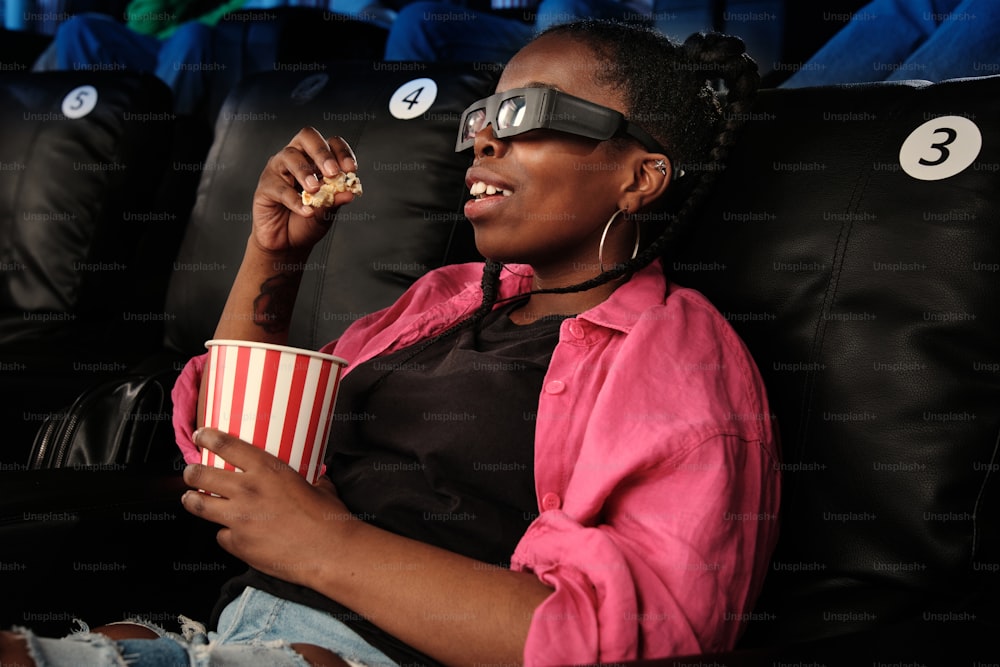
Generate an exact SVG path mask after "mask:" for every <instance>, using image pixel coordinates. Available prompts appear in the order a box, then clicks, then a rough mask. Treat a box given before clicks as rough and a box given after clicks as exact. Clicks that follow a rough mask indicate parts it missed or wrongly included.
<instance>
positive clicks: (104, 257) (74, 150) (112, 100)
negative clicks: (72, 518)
mask: <svg viewBox="0 0 1000 667" xmlns="http://www.w3.org/2000/svg"><path fill="white" fill-rule="evenodd" d="M0 98H2V99H3V100H4V104H2V105H0V162H2V163H3V178H2V179H0V263H2V265H3V271H2V273H0V363H2V364H3V367H2V369H0V397H2V400H0V416H2V420H3V423H4V427H5V433H6V436H5V440H4V443H3V445H2V446H0V462H4V463H23V461H24V460H25V457H26V455H27V453H28V449H27V447H28V446H29V445H30V442H31V437H32V434H33V433H34V432H35V431H36V430H37V429H38V428H39V426H40V422H41V419H42V417H43V416H44V415H46V414H48V413H50V412H51V411H53V410H57V409H60V408H63V407H64V406H65V404H66V403H67V402H69V401H70V400H71V399H72V398H73V396H74V395H76V394H77V393H79V392H80V391H81V390H82V389H83V388H85V387H86V386H88V385H90V384H93V383H94V382H95V380H97V379H99V378H102V377H105V376H107V375H109V374H115V375H117V374H120V372H121V368H123V364H127V363H129V361H130V360H134V359H137V358H141V357H142V356H144V355H146V354H148V353H149V352H150V351H151V350H152V349H153V345H155V344H156V341H157V339H158V338H159V337H160V335H161V334H160V333H159V331H160V330H158V329H157V328H156V327H157V326H158V325H159V324H160V323H159V322H157V321H155V318H153V319H151V318H150V317H149V314H150V313H151V312H152V313H155V312H156V311H158V310H160V311H162V298H163V294H162V292H161V293H159V294H156V282H157V279H156V272H157V271H159V272H160V273H162V272H163V269H165V265H164V263H163V261H164V260H166V261H169V259H170V258H167V257H161V256H158V255H157V254H156V252H155V251H152V252H151V251H150V243H151V240H153V239H158V240H157V241H155V242H153V244H152V247H153V248H155V247H157V246H159V247H162V246H163V243H162V240H160V239H162V238H163V237H162V236H161V235H162V234H163V233H164V232H165V230H169V229H170V228H171V227H172V226H173V225H174V224H175V223H176V222H177V221H176V215H173V213H172V212H171V211H170V210H169V209H159V208H158V207H157V196H156V193H157V184H158V183H160V182H161V181H163V180H164V176H165V175H166V173H167V170H168V161H169V155H170V152H169V151H170V140H171V137H172V135H173V127H174V119H173V116H172V114H171V113H170V110H171V99H170V91H169V90H168V89H167V87H166V86H165V85H164V84H163V83H161V82H160V81H159V80H158V79H156V78H154V77H152V76H149V75H138V74H129V73H123V72H48V73H32V72H24V71H18V72H4V73H2V76H0ZM172 215H173V217H171V216H172ZM123 313H131V314H133V315H134V317H126V316H123Z"/></svg>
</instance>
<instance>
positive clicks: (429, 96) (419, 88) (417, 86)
mask: <svg viewBox="0 0 1000 667" xmlns="http://www.w3.org/2000/svg"><path fill="white" fill-rule="evenodd" d="M437 93H438V87H437V83H435V81H434V79H413V80H412V81H407V82H406V83H404V84H403V85H402V86H400V87H399V88H397V89H396V92H394V93H393V94H392V97H391V98H389V113H391V114H392V115H393V116H394V117H396V118H398V119H400V120H410V119H412V118H416V117H417V116H420V115H421V114H424V113H426V112H427V110H428V109H430V108H431V105H432V104H434V100H435V98H437Z"/></svg>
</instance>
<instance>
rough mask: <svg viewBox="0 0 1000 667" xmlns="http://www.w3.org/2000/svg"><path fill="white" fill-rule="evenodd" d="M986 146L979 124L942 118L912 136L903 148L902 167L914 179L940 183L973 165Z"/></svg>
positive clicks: (960, 118) (900, 151) (964, 119)
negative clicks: (984, 145) (980, 151)
mask: <svg viewBox="0 0 1000 667" xmlns="http://www.w3.org/2000/svg"><path fill="white" fill-rule="evenodd" d="M982 147H983V135H982V133H980V131H979V128H978V127H977V126H976V124H975V123H973V122H972V121H971V120H969V119H968V118H965V117H964V116H941V117H940V118H935V119H933V120H929V121H927V122H926V123H924V124H923V125H921V126H920V127H918V128H917V129H915V130H914V131H913V132H911V133H910V136H908V137H907V138H906V141H904V142H903V145H902V146H901V147H900V149H899V164H900V166H902V167H903V171H905V172H906V173H907V174H909V175H910V176H912V177H913V178H916V179H919V180H921V181H940V180H941V179H943V178H948V177H950V176H954V175H955V174H957V173H959V172H960V171H962V170H964V169H965V168H966V167H968V166H969V165H970V164H972V163H973V161H975V159H976V158H977V157H978V156H979V150H980V149H981V148H982Z"/></svg>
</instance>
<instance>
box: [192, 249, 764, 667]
mask: <svg viewBox="0 0 1000 667" xmlns="http://www.w3.org/2000/svg"><path fill="white" fill-rule="evenodd" d="M511 269H512V270H513V271H516V272H517V273H519V274H523V275H524V276H529V275H530V271H531V269H530V267H527V266H512V267H511ZM481 276H482V264H463V265H454V266H448V267H444V268H442V269H438V270H436V271H432V272H431V273H429V274H427V275H425V276H424V277H422V278H421V279H420V280H418V281H417V282H416V283H415V284H414V285H413V286H412V287H411V288H410V289H409V290H408V291H407V292H406V293H405V294H404V295H403V296H402V297H400V299H399V300H398V301H397V302H396V303H395V304H394V305H392V306H390V307H389V308H387V309H385V310H383V311H380V312H377V313H373V314H371V315H369V316H367V317H365V318H363V319H361V320H359V321H357V322H355V323H354V324H353V325H351V327H349V328H348V330H347V331H345V332H344V334H343V335H342V336H341V337H340V338H339V339H338V340H337V341H335V342H333V343H330V344H329V345H326V346H324V348H323V351H325V352H331V353H333V354H336V355H338V356H340V357H344V358H345V359H347V360H349V361H350V365H349V366H348V369H347V372H350V370H351V369H352V368H353V367H354V366H356V365H357V364H358V363H361V362H362V361H365V360H367V359H370V358H372V357H375V356H377V355H380V354H383V353H386V352H391V351H393V350H396V349H399V348H401V347H404V346H406V345H410V344H411V343H414V342H416V341H418V340H421V339H423V338H426V337H428V336H431V335H433V334H435V333H437V332H438V331H440V330H442V329H443V328H445V327H447V326H448V325H449V324H451V323H453V322H455V321H456V320H458V319H460V318H461V317H462V316H463V315H465V314H468V313H470V312H471V311H472V310H474V309H475V308H476V306H478V305H479V303H480V301H481V297H482V291H481V289H480V287H479V281H480V278H481ZM529 289H530V278H528V277H522V276H518V275H514V274H513V273H506V272H505V273H504V277H503V278H502V282H501V290H500V293H501V296H502V297H505V296H511V295H514V294H518V293H522V292H527V291H528V290H529ZM203 365H204V356H202V357H197V358H195V359H193V360H191V362H189V363H188V365H187V366H186V367H185V369H184V370H183V372H182V373H181V377H180V378H179V379H178V382H177V385H176V386H175V387H174V392H173V398H174V425H175V430H176V431H177V441H178V444H179V446H180V448H181V449H182V450H183V452H184V458H185V460H187V461H189V462H195V461H198V460H200V457H199V454H198V451H197V449H196V448H195V446H194V444H193V443H192V442H191V432H192V429H193V424H194V415H195V405H196V401H197V399H196V397H197V386H198V378H199V376H200V373H201V368H202V366H203ZM535 429H536V430H535V470H534V474H535V490H536V495H537V500H538V509H539V512H540V514H539V516H538V518H537V519H535V521H534V522H533V523H532V524H531V525H530V526H529V528H528V530H527V532H526V533H525V535H524V536H523V537H522V539H521V541H520V542H519V544H518V546H517V548H516V550H515V552H514V554H513V556H512V559H511V561H512V564H511V567H512V568H513V569H515V570H523V571H531V572H533V573H535V575H536V576H538V577H539V579H541V580H542V581H543V582H545V583H546V584H548V585H549V586H552V587H553V588H554V589H555V590H554V592H553V593H552V595H550V596H549V597H548V598H547V599H546V600H545V601H544V602H543V603H542V604H541V606H540V607H539V608H538V609H537V611H536V612H535V614H534V616H533V618H532V622H531V628H530V630H529V633H528V640H527V646H526V647H525V664H527V665H559V664H580V663H594V662H610V661H616V660H631V659H637V658H653V657H664V656H669V655H678V654H690V653H700V652H708V651H722V650H727V649H730V648H732V647H733V646H734V644H735V642H736V640H737V638H738V637H739V634H740V632H741V630H742V628H743V626H744V621H745V619H746V618H747V617H748V614H749V612H750V610H751V608H752V605H753V602H754V600H755V599H756V596H757V593H758V592H759V590H760V587H761V584H762V581H763V578H764V575H765V573H766V571H767V569H768V564H769V559H770V555H771V552H772V550H773V547H774V543H775V540H776V539H777V531H778V522H777V512H778V499H779V470H780V466H779V465H778V452H777V445H776V439H775V434H774V432H773V430H772V423H771V419H770V412H769V409H768V405H767V399H766V396H765V392H764V385H763V383H762V381H761V379H760V376H759V374H758V372H757V369H756V366H755V365H754V363H753V361H752V359H751V357H750V355H749V353H748V352H747V350H746V348H745V346H744V345H743V343H742V341H741V340H740V339H739V337H738V336H737V335H736V333H735V332H734V331H733V330H732V328H730V326H729V324H728V322H726V320H725V319H724V318H723V317H722V316H721V315H720V314H719V312H718V311H717V310H715V308H714V307H712V305H711V304H709V303H708V301H707V300H706V299H705V298H704V297H703V296H702V295H701V294H699V293H698V292H695V291H694V290H690V289H685V288H681V287H678V286H676V285H673V284H671V285H669V287H668V285H667V282H666V280H665V279H664V277H663V274H662V271H661V269H660V265H659V263H655V264H653V265H652V266H650V267H647V268H646V269H643V270H642V271H640V272H639V273H637V274H636V275H634V276H633V277H632V278H631V279H630V280H629V281H628V282H627V283H625V284H623V285H622V286H621V287H619V288H618V289H617V290H616V291H615V292H614V293H613V294H612V295H611V297H610V298H608V299H607V300H606V301H605V302H603V303H601V304H599V305H598V306H596V307H594V308H592V309H591V310H588V311H586V312H584V313H581V314H580V315H578V316H576V317H574V318H568V319H567V320H565V321H564V322H563V323H562V327H561V330H560V336H559V343H558V344H557V345H556V348H555V350H554V352H553V354H552V361H551V364H550V365H549V369H548V372H547V373H546V376H545V380H544V383H543V386H542V392H541V395H540V396H539V399H538V414H537V418H536V427H535Z"/></svg>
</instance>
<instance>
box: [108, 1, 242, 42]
mask: <svg viewBox="0 0 1000 667" xmlns="http://www.w3.org/2000/svg"><path fill="white" fill-rule="evenodd" d="M244 2H245V0H221V2H220V1H219V0H207V1H206V0H131V2H129V4H128V7H127V8H126V9H125V24H126V25H127V26H128V27H129V28H130V29H132V30H134V31H135V32H138V33H142V34H143V35H152V36H154V37H158V38H160V39H164V38H166V37H169V36H170V35H171V34H173V32H174V31H175V30H177V28H178V26H180V25H181V24H182V23H187V22H188V21H199V22H200V23H204V24H205V25H208V26H214V25H215V24H216V23H218V22H219V20H220V19H221V18H222V17H223V16H225V15H226V14H228V13H230V12H233V11H236V10H237V9H240V8H241V7H242V6H243V3H244Z"/></svg>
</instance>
